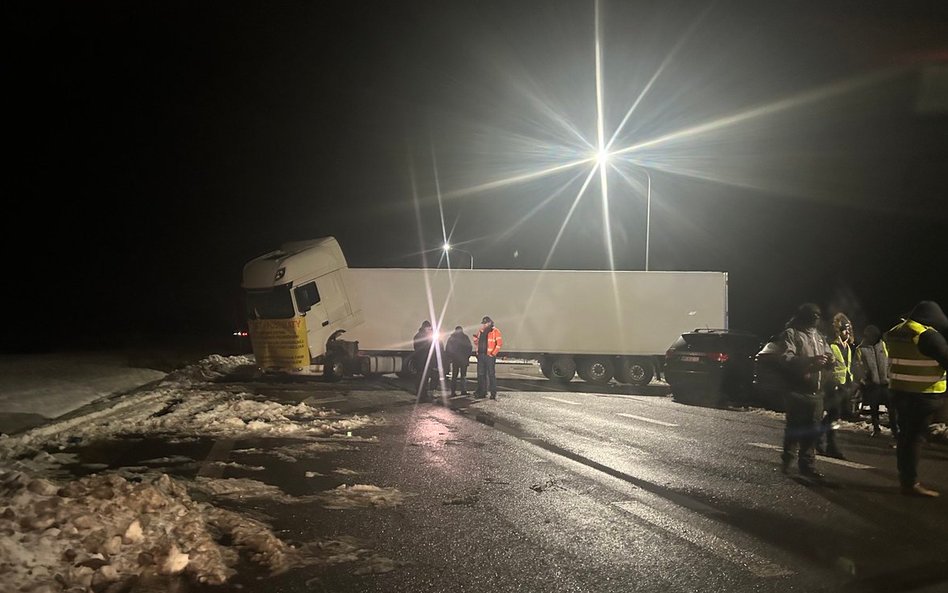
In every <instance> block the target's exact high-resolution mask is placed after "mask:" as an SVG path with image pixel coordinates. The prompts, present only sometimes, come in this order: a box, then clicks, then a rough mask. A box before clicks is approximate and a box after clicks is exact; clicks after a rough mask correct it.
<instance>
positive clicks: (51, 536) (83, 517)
mask: <svg viewBox="0 0 948 593" xmlns="http://www.w3.org/2000/svg"><path fill="white" fill-rule="evenodd" d="M246 364H252V360H251V359H248V358H247V357H229V358H225V357H221V356H216V355H215V356H211V357H208V358H207V359H205V360H203V361H201V362H200V363H198V364H196V365H193V366H191V367H188V368H186V369H182V370H181V371H178V372H175V373H172V374H170V375H168V376H166V377H165V378H164V379H163V380H162V381H160V382H159V383H157V384H155V385H153V386H150V387H149V388H146V389H140V390H136V391H133V392H128V393H123V394H121V395H119V396H117V397H115V398H112V399H110V400H109V401H107V402H101V403H102V404H103V405H96V406H92V407H90V408H84V409H83V411H82V412H80V413H77V414H75V415H72V417H69V418H63V419H61V420H58V421H53V422H52V423H50V424H46V425H44V426H41V427H37V428H34V429H32V430H30V431H27V432H26V433H23V434H19V435H16V436H12V437H11V436H6V435H5V436H4V437H2V438H0V582H2V583H3V590H11V591H19V590H25V591H61V590H70V588H74V590H80V591H91V590H95V591H106V590H122V591H146V590H147V591H152V590H167V589H170V588H172V587H173V581H174V580H176V579H182V578H187V579H193V580H196V581H199V582H206V583H212V584H222V583H225V582H227V581H228V579H230V578H231V577H232V576H233V574H234V566H235V565H236V564H237V562H238V559H239V558H240V553H239V551H246V552H248V553H249V556H250V558H251V559H252V560H253V561H254V562H256V563H258V564H259V565H261V566H263V567H265V568H266V569H268V570H269V571H270V572H271V573H279V572H283V571H285V570H288V569H290V568H294V567H299V566H306V565H314V564H322V565H327V564H337V563H342V562H346V563H352V565H353V568H352V570H353V571H354V572H355V573H356V574H366V573H373V572H387V571H389V570H392V569H394V568H395V566H396V564H395V563H394V562H393V561H392V560H390V559H388V558H384V557H380V556H378V555H376V554H375V553H374V552H372V551H371V550H370V549H368V548H366V547H365V546H364V545H363V544H361V543H360V542H359V541H357V540H356V539H354V538H351V537H347V536H338V537H334V538H331V539H326V540H321V541H315V542H305V543H301V544H298V545H294V544H290V543H287V542H284V541H282V540H281V539H280V538H278V537H277V536H276V535H274V533H273V532H272V531H271V529H270V527H269V526H267V525H266V524H264V523H262V522H260V521H259V520H256V519H252V518H249V517H245V516H243V515H241V514H239V513H238V512H235V511H232V510H225V509H222V508H218V507H217V506H216V505H215V504H213V501H215V500H221V501H229V502H230V503H233V502H234V501H239V500H241V499H246V498H266V499H268V500H271V501H274V502H278V503H286V504H315V505H319V506H321V507H323V508H327V509H353V508H378V507H392V506H396V505H398V504H401V502H403V501H404V500H405V499H406V497H407V496H408V495H407V494H404V493H401V492H399V491H398V490H397V489H394V488H381V487H378V486H373V485H369V484H353V485H346V484H343V485H341V486H340V487H338V488H334V489H331V490H327V491H324V492H314V493H313V494H311V495H305V496H301V497H294V496H290V495H287V494H286V493H284V492H283V491H281V490H280V489H279V488H276V487H275V486H272V485H268V484H266V483H264V482H260V481H256V480H249V479H236V480H235V479H214V478H208V477H204V476H202V477H199V478H198V479H197V480H195V481H193V482H192V481H184V480H180V479H177V478H174V477H172V476H169V475H168V474H165V473H158V472H156V471H155V470H152V469H149V467H148V466H149V465H158V464H166V463H172V462H176V461H177V462H182V463H184V462H194V461H195V460H192V459H190V458H188V457H181V458H180V459H172V458H159V459H150V460H146V461H143V462H141V463H142V464H143V465H139V466H134V467H122V468H118V469H115V470H113V471H109V472H106V473H102V474H94V475H91V476H86V477H83V478H79V479H69V478H63V476H64V475H65V474H64V472H63V471H62V469H61V468H62V466H63V465H66V464H70V463H75V462H76V460H77V458H76V455H74V454H71V453H68V452H65V451H63V450H64V449H66V448H67V447H69V446H72V445H75V444H77V443H81V444H87V443H90V442H93V441H97V440H107V439H115V438H121V437H123V436H127V435H133V436H136V437H139V436H148V435H151V436H161V437H162V438H165V439H167V440H168V441H169V442H170V441H175V440H188V439H193V438H200V437H210V438H234V439H251V438H252V439H257V438H260V437H279V438H281V439H286V438H287V437H291V438H295V439H299V440H300V442H299V443H293V444H283V445H281V446H280V447H276V448H274V449H269V448H265V447H260V448H252V449H238V450H235V451H234V453H237V454H247V453H255V454H269V455H276V456H277V457H279V458H280V459H283V460H285V461H296V460H297V459H299V458H300V457H304V456H313V455H318V454H320V453H323V452H326V451H339V450H346V449H350V448H355V446H356V445H357V444H359V443H375V442H376V441H375V439H374V438H365V437H361V436H353V434H352V433H353V431H355V430H357V429H359V428H363V427H366V426H370V425H373V424H378V423H381V422H382V420H381V419H379V418H372V417H369V416H359V415H351V416H342V415H340V414H338V413H337V412H335V411H334V410H331V409H324V408H317V407H312V406H309V405H306V404H292V405H288V404H279V403H275V402H270V401H265V400H263V399H261V398H258V397H257V396H254V395H252V394H247V393H230V392H229V391H226V390H222V389H216V388H215V387H216V386H215V385H213V384H212V382H213V381H214V380H215V379H217V378H219V377H222V376H224V375H226V374H227V373H228V372H230V371H231V370H234V369H235V368H236V367H238V366H242V365H246ZM213 463H219V464H224V465H225V466H229V465H235V466H240V467H248V466H243V465H242V464H238V463H236V462H225V461H215V462H213ZM248 469H252V470H257V469H262V468H260V467H259V466H250V467H248ZM57 478H59V479H57ZM198 492H200V493H201V495H202V496H201V497H199V498H200V499H201V500H202V501H203V500H204V499H207V498H209V499H210V500H211V501H212V502H199V501H196V500H194V499H193V498H192V497H191V494H192V493H195V494H196V493H198ZM223 542H227V543H226V544H225V543H223Z"/></svg>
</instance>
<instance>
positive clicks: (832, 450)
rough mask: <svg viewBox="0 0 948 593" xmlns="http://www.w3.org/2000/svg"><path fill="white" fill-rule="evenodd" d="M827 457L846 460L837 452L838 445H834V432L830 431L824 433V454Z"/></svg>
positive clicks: (840, 452) (841, 453)
mask: <svg viewBox="0 0 948 593" xmlns="http://www.w3.org/2000/svg"><path fill="white" fill-rule="evenodd" d="M824 455H826V456H827V457H832V458H834V459H844V460H845V459H846V456H845V455H843V452H842V451H840V450H839V445H837V444H836V431H835V430H830V431H829V432H828V433H826V453H824Z"/></svg>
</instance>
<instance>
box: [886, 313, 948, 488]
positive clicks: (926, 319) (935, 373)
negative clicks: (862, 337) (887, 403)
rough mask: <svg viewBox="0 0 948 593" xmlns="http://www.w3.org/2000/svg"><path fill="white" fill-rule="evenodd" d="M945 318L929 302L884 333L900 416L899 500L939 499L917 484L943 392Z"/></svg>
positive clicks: (947, 355)
mask: <svg viewBox="0 0 948 593" xmlns="http://www.w3.org/2000/svg"><path fill="white" fill-rule="evenodd" d="M946 335H948V317H945V312H944V311H942V309H941V306H940V305H939V304H938V303H936V302H934V301H920V302H919V303H918V304H917V305H915V307H914V308H913V309H912V312H911V313H909V314H908V316H907V317H906V318H905V319H903V320H902V322H901V323H899V324H898V325H896V326H895V327H893V328H892V329H890V330H889V331H887V332H886V333H885V336H884V340H885V343H886V346H887V347H888V349H889V365H890V366H889V389H890V391H891V392H892V401H893V403H894V404H895V407H896V409H897V410H898V414H899V438H898V447H897V455H896V457H897V460H898V468H899V481H900V483H901V485H902V494H904V495H906V496H927V497H935V496H938V495H939V494H938V492H937V491H935V490H932V489H930V488H926V487H924V486H922V485H921V484H920V483H919V481H918V453H919V447H920V446H921V441H922V440H923V439H924V437H925V435H926V434H927V433H928V427H929V425H930V424H931V422H932V417H933V416H934V415H935V412H936V411H937V410H938V409H939V408H941V406H942V405H944V398H945V390H946V387H948V383H946V378H945V370H946V369H948V341H946V340H945V336H946Z"/></svg>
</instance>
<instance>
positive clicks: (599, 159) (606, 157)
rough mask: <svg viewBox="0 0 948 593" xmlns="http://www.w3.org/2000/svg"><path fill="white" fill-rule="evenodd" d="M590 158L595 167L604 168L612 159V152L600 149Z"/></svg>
mask: <svg viewBox="0 0 948 593" xmlns="http://www.w3.org/2000/svg"><path fill="white" fill-rule="evenodd" d="M592 158H593V160H594V161H595V163H596V166H597V167H599V168H601V169H604V168H606V167H608V166H609V162H610V161H611V160H612V153H611V152H609V151H608V150H600V151H599V152H597V153H596V154H594V155H593V157H592Z"/></svg>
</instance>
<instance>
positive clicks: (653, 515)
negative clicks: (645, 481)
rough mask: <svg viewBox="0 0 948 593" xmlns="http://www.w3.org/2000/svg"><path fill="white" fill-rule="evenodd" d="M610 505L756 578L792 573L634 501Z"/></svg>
mask: <svg viewBox="0 0 948 593" xmlns="http://www.w3.org/2000/svg"><path fill="white" fill-rule="evenodd" d="M613 504H614V505H616V506H617V507H619V508H620V509H622V510H623V511H625V512H627V513H631V514H632V515H635V516H636V517H638V518H640V519H642V520H643V521H646V522H647V523H650V524H652V525H654V526H656V527H658V528H660V529H663V530H665V531H667V532H669V533H671V534H673V535H675V536H677V537H680V538H681V539H683V540H685V541H687V542H690V543H692V544H694V545H696V546H698V547H700V548H702V549H704V550H705V551H706V552H708V553H710V554H711V555H713V556H716V557H718V558H720V559H722V560H726V561H728V562H732V563H734V564H737V565H738V566H741V567H743V568H746V569H747V570H749V571H750V572H752V573H753V574H755V575H757V576H759V577H782V576H787V575H791V574H794V573H793V571H792V570H790V569H788V568H786V567H784V566H780V565H779V564H774V563H773V562H770V561H769V560H767V559H765V558H761V557H760V556H757V555H756V554H754V553H753V552H751V551H749V550H747V549H746V546H737V545H735V544H732V543H731V542H729V541H727V540H725V539H722V538H720V537H718V536H716V535H714V534H713V533H709V532H707V531H705V530H703V529H701V528H699V527H696V526H695V524H694V522H685V521H679V520H677V519H674V518H672V517H671V516H670V515H669V514H667V513H663V512H661V511H659V510H657V509H654V508H652V507H650V506H648V505H647V504H644V503H642V502H639V501H636V500H626V501H620V502H615V503H613Z"/></svg>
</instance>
